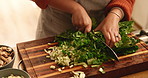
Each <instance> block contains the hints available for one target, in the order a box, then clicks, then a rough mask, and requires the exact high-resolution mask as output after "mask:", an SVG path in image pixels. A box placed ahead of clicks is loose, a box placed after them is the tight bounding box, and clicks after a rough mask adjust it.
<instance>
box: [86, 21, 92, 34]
mask: <svg viewBox="0 0 148 78" xmlns="http://www.w3.org/2000/svg"><path fill="white" fill-rule="evenodd" d="M91 26H92V23H90V24H88V26H86V28H85V31H84V32H85V33H87V32H90V31H91Z"/></svg>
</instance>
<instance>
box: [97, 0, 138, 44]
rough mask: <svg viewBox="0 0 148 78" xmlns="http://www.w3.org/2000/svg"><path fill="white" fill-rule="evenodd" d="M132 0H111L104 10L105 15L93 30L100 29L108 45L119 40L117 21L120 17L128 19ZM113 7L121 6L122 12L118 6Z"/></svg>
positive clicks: (132, 3)
mask: <svg viewBox="0 0 148 78" xmlns="http://www.w3.org/2000/svg"><path fill="white" fill-rule="evenodd" d="M134 1H135V0H112V1H111V2H110V3H109V4H108V5H107V7H106V10H105V11H106V13H107V15H106V17H105V19H104V20H103V21H102V22H101V23H100V24H99V25H98V27H97V28H96V29H95V31H98V30H100V31H101V32H102V33H103V34H104V37H105V40H106V43H107V44H108V45H109V46H110V47H113V46H114V44H115V43H116V42H118V41H119V40H121V36H120V34H119V26H118V23H119V21H120V20H122V18H123V19H124V20H130V18H131V13H132V8H133V5H134ZM114 7H119V8H121V9H122V10H123V12H122V10H120V9H119V8H114ZM113 8H114V9H113Z"/></svg>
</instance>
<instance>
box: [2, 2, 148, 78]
mask: <svg viewBox="0 0 148 78" xmlns="http://www.w3.org/2000/svg"><path fill="white" fill-rule="evenodd" d="M146 5H148V0H136V3H135V6H134V9H133V14H132V20H134V21H135V25H134V28H135V31H134V33H135V34H136V35H139V34H140V32H141V30H144V32H146V33H147V32H148V9H146ZM39 15H40V8H38V7H37V6H36V4H35V3H34V2H32V1H30V0H0V44H3V45H8V46H11V47H16V44H17V43H20V42H26V41H31V40H34V39H35V33H36V27H37V22H38V18H39ZM139 38H140V39H142V40H144V41H145V42H147V41H148V36H146V35H145V34H143V33H142V34H141V35H140V36H139ZM146 74H148V71H144V72H140V73H136V74H132V75H129V76H126V77H123V78H148V75H146Z"/></svg>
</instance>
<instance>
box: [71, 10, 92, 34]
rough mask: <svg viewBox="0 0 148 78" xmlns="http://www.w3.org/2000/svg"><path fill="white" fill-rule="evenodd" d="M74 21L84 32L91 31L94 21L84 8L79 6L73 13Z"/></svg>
mask: <svg viewBox="0 0 148 78" xmlns="http://www.w3.org/2000/svg"><path fill="white" fill-rule="evenodd" d="M72 23H73V25H74V26H76V29H78V30H79V31H82V32H84V33H87V32H90V31H91V28H92V21H91V18H90V17H89V15H88V14H87V12H86V11H85V9H84V8H78V9H77V10H76V11H74V12H73V13H72Z"/></svg>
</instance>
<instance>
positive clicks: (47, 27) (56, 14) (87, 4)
mask: <svg viewBox="0 0 148 78" xmlns="http://www.w3.org/2000/svg"><path fill="white" fill-rule="evenodd" d="M75 1H76V2H78V3H79V4H80V5H81V6H83V7H84V8H85V10H86V11H87V13H88V15H89V16H90V17H94V18H96V19H97V21H98V22H101V21H102V20H103V18H104V16H105V15H104V8H105V6H106V5H107V4H108V3H109V2H110V0H75ZM68 29H75V27H74V26H73V24H72V20H71V14H68V13H65V12H61V11H59V10H57V9H54V8H52V7H51V6H50V5H49V6H48V7H47V8H46V9H43V10H41V14H40V17H39V22H38V27H37V31H36V39H40V38H46V37H53V36H56V35H59V34H61V33H62V32H64V31H66V30H68Z"/></svg>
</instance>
